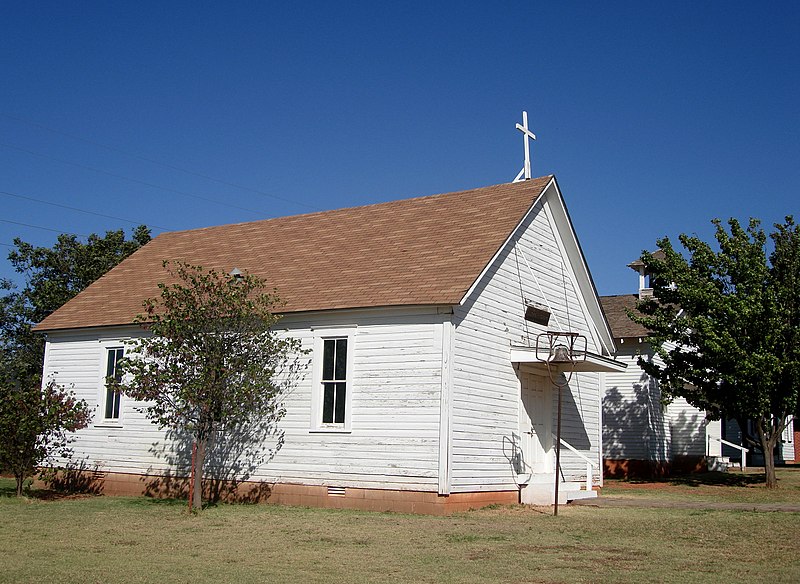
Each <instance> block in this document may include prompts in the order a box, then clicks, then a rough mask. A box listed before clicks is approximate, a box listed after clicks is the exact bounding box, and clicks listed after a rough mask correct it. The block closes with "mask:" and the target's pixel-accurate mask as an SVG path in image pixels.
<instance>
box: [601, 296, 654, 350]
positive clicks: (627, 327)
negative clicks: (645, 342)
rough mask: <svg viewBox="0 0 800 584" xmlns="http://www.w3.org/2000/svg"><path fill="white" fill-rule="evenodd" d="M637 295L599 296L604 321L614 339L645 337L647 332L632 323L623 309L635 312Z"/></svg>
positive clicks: (640, 326)
mask: <svg viewBox="0 0 800 584" xmlns="http://www.w3.org/2000/svg"><path fill="white" fill-rule="evenodd" d="M638 300H639V296H638V295H637V294H623V295H621V296H601V297H600V306H602V307H603V312H605V313H606V320H608V325H609V326H610V327H611V334H612V335H614V338H615V339H625V338H633V337H646V336H647V335H648V331H647V329H646V328H644V327H643V326H642V325H640V324H637V323H635V322H633V321H632V320H631V319H630V318H629V317H628V313H627V312H625V309H629V310H635V309H636V302H637V301H638Z"/></svg>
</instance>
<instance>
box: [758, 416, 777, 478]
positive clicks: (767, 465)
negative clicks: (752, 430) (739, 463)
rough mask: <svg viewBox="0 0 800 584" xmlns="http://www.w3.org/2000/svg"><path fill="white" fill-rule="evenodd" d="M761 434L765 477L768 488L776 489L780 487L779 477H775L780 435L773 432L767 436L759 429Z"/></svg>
mask: <svg viewBox="0 0 800 584" xmlns="http://www.w3.org/2000/svg"><path fill="white" fill-rule="evenodd" d="M759 426H760V425H759ZM759 434H760V436H759V437H760V438H761V448H762V450H763V451H764V476H765V479H766V483H767V488H768V489H774V488H776V487H777V486H778V477H777V476H775V444H776V443H777V441H778V437H779V436H780V434H779V433H777V432H774V431H773V432H770V435H769V436H767V435H766V432H764V431H763V429H762V428H761V427H759Z"/></svg>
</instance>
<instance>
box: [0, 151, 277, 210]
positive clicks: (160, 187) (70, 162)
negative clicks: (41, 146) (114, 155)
mask: <svg viewBox="0 0 800 584" xmlns="http://www.w3.org/2000/svg"><path fill="white" fill-rule="evenodd" d="M0 146H2V147H3V148H8V149H10V150H17V151H19V152H24V153H26V154H30V155H31V156H38V157H39V158H45V159H47V160H53V161H55V162H60V163H61V164H68V165H70V166H75V167H77V168H83V169H85V170H91V171H93V172H97V173H100V174H105V175H107V176H112V177H114V178H121V179H122V180H127V181H130V182H133V183H137V184H140V185H144V186H146V187H150V188H154V189H160V190H162V191H167V192H170V193H176V194H178V195H183V196H185V197H191V198H193V199H199V200H201V201H206V202H208V203H214V204H216V205H223V206H225V207H232V208H234V209H239V210H240V211H247V212H248V213H255V214H256V215H259V216H260V217H264V216H265V215H267V213H265V212H264V211H256V210H255V209H248V208H247V207H240V206H238V205H231V204H230V203H223V202H222V201H217V200H215V199H210V198H208V197H202V196H200V195H195V194H193V193H187V192H186V191H180V190H178V189H171V188H169V187H162V186H159V185H157V184H153V183H149V182H146V181H143V180H139V179H137V178H131V177H129V176H124V175H122V174H116V173H114V172H109V171H107V170H102V169H100V168H94V167H93V166H86V165H85V164H80V163H77V162H72V161H69V160H63V159H61V158H55V157H54V156H48V155H47V154H42V153H41V152H34V151H33V150H28V149H27V148H21V147H20V146H14V145H13V144H6V143H3V142H0Z"/></svg>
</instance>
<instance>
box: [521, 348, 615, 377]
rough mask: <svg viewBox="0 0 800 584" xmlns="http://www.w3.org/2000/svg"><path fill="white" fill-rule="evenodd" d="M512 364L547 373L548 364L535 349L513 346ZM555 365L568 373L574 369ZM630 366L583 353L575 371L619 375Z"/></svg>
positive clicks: (600, 356)
mask: <svg viewBox="0 0 800 584" xmlns="http://www.w3.org/2000/svg"><path fill="white" fill-rule="evenodd" d="M511 362H512V363H515V364H516V363H519V364H524V365H527V366H528V367H538V368H541V369H543V370H544V371H547V364H546V363H545V362H544V361H542V360H540V359H539V358H537V355H536V348H535V347H523V346H514V345H512V346H511ZM551 365H555V367H556V370H560V371H568V370H570V369H572V368H573V366H572V365H571V364H569V363H558V364H551ZM627 367H628V366H627V365H626V364H625V363H622V362H620V361H617V360H616V359H610V358H608V357H604V356H603V355H598V354H597V353H592V352H591V351H585V352H584V351H581V354H580V355H579V356H578V359H577V360H576V363H575V364H574V369H573V370H574V371H580V372H596V373H598V372H606V373H619V372H622V371H625V369H626V368H627Z"/></svg>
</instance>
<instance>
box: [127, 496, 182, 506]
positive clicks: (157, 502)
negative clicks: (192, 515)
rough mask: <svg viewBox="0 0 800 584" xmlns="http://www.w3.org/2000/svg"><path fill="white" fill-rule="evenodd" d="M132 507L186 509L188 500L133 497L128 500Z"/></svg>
mask: <svg viewBox="0 0 800 584" xmlns="http://www.w3.org/2000/svg"><path fill="white" fill-rule="evenodd" d="M128 503H129V504H130V505H134V506H137V507H186V506H187V501H186V499H176V498H173V497H166V498H163V499H161V498H157V497H147V496H145V497H131V498H130V499H129V500H128Z"/></svg>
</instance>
